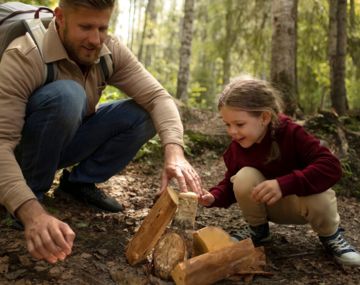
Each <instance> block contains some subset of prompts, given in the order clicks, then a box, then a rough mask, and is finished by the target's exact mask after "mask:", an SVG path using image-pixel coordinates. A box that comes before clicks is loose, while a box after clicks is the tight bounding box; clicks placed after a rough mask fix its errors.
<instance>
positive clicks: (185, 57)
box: [176, 0, 195, 104]
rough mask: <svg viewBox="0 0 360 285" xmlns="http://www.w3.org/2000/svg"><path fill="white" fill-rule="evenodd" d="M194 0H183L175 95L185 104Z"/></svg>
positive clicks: (186, 99)
mask: <svg viewBox="0 0 360 285" xmlns="http://www.w3.org/2000/svg"><path fill="white" fill-rule="evenodd" d="M194 5H195V0H185V5H184V19H183V25H182V35H181V47H180V63H179V73H178V78H177V89H176V97H177V98H179V99H180V100H181V101H182V102H184V103H185V104H187V101H188V92H187V88H188V83H189V77H190V58H191V42H192V34H193V21H194Z"/></svg>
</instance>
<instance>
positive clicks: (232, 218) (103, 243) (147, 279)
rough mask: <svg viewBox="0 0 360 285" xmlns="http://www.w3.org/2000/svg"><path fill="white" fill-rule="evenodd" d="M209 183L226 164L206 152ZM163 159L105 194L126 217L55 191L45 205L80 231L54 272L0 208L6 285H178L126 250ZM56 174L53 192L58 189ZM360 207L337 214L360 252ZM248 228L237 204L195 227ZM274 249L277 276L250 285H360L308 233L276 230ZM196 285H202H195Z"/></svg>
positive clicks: (202, 167) (136, 165)
mask: <svg viewBox="0 0 360 285" xmlns="http://www.w3.org/2000/svg"><path fill="white" fill-rule="evenodd" d="M188 158H189V160H190V162H191V163H192V164H193V166H194V167H195V168H196V169H197V170H198V172H199V174H200V175H201V176H202V178H203V183H204V186H205V187H206V188H208V187H210V186H212V185H214V184H216V183H217V182H218V181H219V180H220V179H222V176H223V173H224V164H223V161H222V158H221V154H220V152H219V151H214V150H211V149H203V151H202V152H198V153H197V154H196V155H194V156H189V157H188ZM161 168H162V162H161V159H158V158H157V159H146V158H144V159H140V160H137V161H134V162H132V163H131V164H130V165H128V166H127V167H126V169H124V170H123V171H122V172H121V173H119V174H118V175H116V176H114V177H112V178H111V179H110V180H109V181H107V182H106V183H103V184H102V185H101V187H102V188H103V189H104V190H105V191H106V192H107V193H108V194H110V195H112V196H114V197H115V198H117V199H118V200H119V201H120V202H121V203H123V205H124V207H125V210H124V211H123V212H122V213H117V214H112V213H105V212H102V211H99V210H97V209H92V208H90V207H89V206H88V205H85V204H83V203H81V202H77V201H75V200H73V199H71V198H70V197H67V196H64V195H57V194H56V191H50V193H49V196H46V198H45V201H44V205H45V206H46V207H47V209H48V211H49V212H51V213H53V214H54V215H56V216H57V217H59V218H60V219H62V220H63V221H65V222H66V223H68V224H69V225H70V226H71V227H72V228H73V229H74V230H75V232H76V240H75V244H74V248H73V253H72V254H71V256H70V257H69V258H67V259H66V261H64V262H59V263H57V264H55V265H50V264H48V263H46V262H44V261H37V260H35V259H33V258H31V256H30V255H29V254H28V252H27V250H26V246H25V242H24V233H23V232H22V231H20V230H17V229H14V227H13V225H11V223H10V220H9V219H8V218H7V217H6V212H5V210H4V209H0V218H1V220H0V284H2V285H8V284H16V285H46V284H58V285H65V284H66V285H72V284H74V285H75V284H76V285H83V284H99V285H102V284H107V285H115V284H121V285H126V284H130V285H138V284H139V285H145V284H158V285H165V284H169V285H170V284H174V283H172V282H165V281H162V280H160V279H158V278H156V277H154V276H153V275H152V274H151V268H150V266H149V263H148V262H147V261H145V262H143V263H141V264H139V265H136V266H130V265H129V264H128V263H127V261H126V258H125V254H124V253H125V247H126V245H127V244H128V242H129V240H130V239H131V237H132V236H133V235H134V233H135V232H136V230H137V229H138V227H139V226H140V225H141V222H142V220H143V219H144V217H145V216H146V215H147V213H148V212H149V209H150V208H151V206H152V205H153V203H154V198H155V194H156V192H157V191H158V190H159V188H160V172H161ZM59 175H60V173H58V175H57V177H56V179H55V181H54V185H53V190H54V189H56V187H57V186H58V178H59V177H58V176H59ZM359 205H360V201H359V199H356V198H351V197H345V196H339V198H338V207H339V212H340V215H341V221H342V222H341V226H342V227H343V228H345V230H346V231H345V233H344V235H345V237H346V238H347V239H348V241H349V242H350V243H352V244H353V245H354V246H355V247H356V248H358V249H360V236H359V232H360V231H359V230H360V214H359ZM244 224H245V221H244V220H243V218H242V215H241V212H240V210H239V209H238V208H237V206H236V205H233V206H231V207H230V208H229V209H206V208H203V207H199V210H198V214H197V219H196V227H197V228H198V229H199V228H202V227H204V226H209V225H215V226H219V227H222V228H223V229H224V230H225V231H227V232H228V233H230V234H231V233H233V232H235V231H236V230H238V229H239V228H240V227H241V226H243V225H244ZM270 229H271V232H272V235H273V241H272V243H271V244H269V245H266V246H265V252H266V256H267V267H266V270H267V271H269V272H271V273H273V276H271V277H262V276H255V278H254V279H253V281H252V282H251V284H263V285H270V284H271V285H275V284H295V285H302V284H307V285H310V284H311V285H330V284H331V285H341V284H344V285H359V284H360V268H350V267H343V266H339V265H337V264H336V263H335V262H334V260H333V259H332V258H331V257H330V256H328V255H327V254H326V253H325V251H324V250H323V248H322V246H321V244H320V242H319V240H318V238H317V236H316V235H315V234H314V232H313V231H312V230H311V228H310V227H309V226H285V225H275V224H271V225H270ZM216 284H224V285H230V284H245V283H244V281H241V280H236V281H234V280H230V279H226V280H222V281H219V282H218V283H216ZM191 285H197V284H191Z"/></svg>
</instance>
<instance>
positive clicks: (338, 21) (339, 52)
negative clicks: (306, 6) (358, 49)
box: [329, 0, 348, 115]
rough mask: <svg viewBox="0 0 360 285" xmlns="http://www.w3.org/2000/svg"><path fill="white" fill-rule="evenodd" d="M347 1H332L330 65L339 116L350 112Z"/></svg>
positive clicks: (331, 94) (332, 96)
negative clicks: (347, 90) (346, 64)
mask: <svg viewBox="0 0 360 285" xmlns="http://www.w3.org/2000/svg"><path fill="white" fill-rule="evenodd" d="M346 4H347V2H346V0H330V9H329V11H330V12H329V17H330V21H329V64H330V98H331V106H332V107H333V108H334V110H335V111H336V112H337V113H338V114H339V115H344V114H346V113H347V110H348V103H347V98H346V87H345V71H346V66H345V60H346V42H347V34H346V14H347V12H346Z"/></svg>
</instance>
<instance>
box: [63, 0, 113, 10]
mask: <svg viewBox="0 0 360 285" xmlns="http://www.w3.org/2000/svg"><path fill="white" fill-rule="evenodd" d="M115 1H116V0H60V1H59V6H60V7H62V8H65V7H72V8H74V7H79V6H80V7H86V8H91V9H107V8H113V7H114V5H115Z"/></svg>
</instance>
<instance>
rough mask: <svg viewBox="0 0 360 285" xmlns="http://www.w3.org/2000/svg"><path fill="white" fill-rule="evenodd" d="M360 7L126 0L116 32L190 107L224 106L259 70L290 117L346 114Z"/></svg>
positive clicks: (355, 99)
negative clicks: (226, 91)
mask: <svg viewBox="0 0 360 285" xmlns="http://www.w3.org/2000/svg"><path fill="white" fill-rule="evenodd" d="M1 2H6V1H1V0H0V3H1ZM21 2H24V3H29V4H35V5H46V6H49V7H52V8H54V7H55V6H56V4H57V1H56V0H50V1H21ZM359 13H360V1H359V0H348V1H346V0H311V1H307V0H272V1H271V0H121V1H118V2H117V5H116V8H115V13H114V17H113V19H112V22H111V27H110V33H112V34H115V35H118V36H119V37H120V38H122V39H123V40H124V42H125V43H126V44H127V46H128V47H129V48H130V49H131V50H132V52H133V53H134V54H135V55H136V56H137V57H138V59H139V60H140V61H141V62H142V63H143V65H144V66H145V67H146V68H147V69H148V70H149V71H150V72H151V73H152V74H153V75H154V76H155V77H156V78H157V79H158V80H159V81H160V83H162V85H163V86H164V87H165V88H166V89H167V90H168V91H169V92H170V94H172V95H173V96H174V97H177V98H178V99H179V100H180V101H182V102H183V103H184V104H185V105H187V106H190V107H194V108H202V109H204V108H205V109H214V108H215V106H216V97H217V94H218V93H219V92H221V90H222V89H223V86H224V85H225V84H226V83H228V82H229V80H230V79H231V78H233V77H235V76H238V75H242V74H249V75H252V76H256V77H259V78H262V79H266V80H269V81H272V82H273V83H274V84H275V85H276V86H277V87H278V88H279V89H280V90H282V91H283V93H284V99H285V102H286V110H285V112H286V113H287V114H289V115H300V114H314V113H316V112H318V111H319V110H324V109H325V110H329V109H333V110H335V111H336V112H337V113H338V114H340V115H344V114H347V113H348V112H349V111H353V110H359V108H360V96H359V94H358V93H359V91H358V90H359V89H360V80H359V79H360V29H359V27H360V19H359ZM123 96H124V94H121V93H120V92H118V91H117V90H115V89H114V88H111V87H109V88H107V90H106V93H105V94H104V96H103V98H102V100H103V101H107V100H113V99H117V98H120V97H123Z"/></svg>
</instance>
